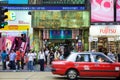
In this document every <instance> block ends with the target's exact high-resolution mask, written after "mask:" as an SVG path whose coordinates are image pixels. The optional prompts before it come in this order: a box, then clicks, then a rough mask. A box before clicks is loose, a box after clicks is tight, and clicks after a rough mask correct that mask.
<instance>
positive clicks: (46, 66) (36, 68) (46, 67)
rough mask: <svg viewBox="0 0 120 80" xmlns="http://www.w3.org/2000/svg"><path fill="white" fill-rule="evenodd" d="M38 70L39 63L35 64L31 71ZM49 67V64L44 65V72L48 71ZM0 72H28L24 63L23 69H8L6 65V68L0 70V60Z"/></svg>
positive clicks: (0, 67)
mask: <svg viewBox="0 0 120 80" xmlns="http://www.w3.org/2000/svg"><path fill="white" fill-rule="evenodd" d="M39 71H40V65H39V64H37V65H35V66H34V71H33V72H39ZM50 71H51V67H50V65H45V72H50ZM0 72H30V71H28V70H27V65H25V67H24V69H23V70H22V69H21V70H10V69H9V67H7V70H2V62H0Z"/></svg>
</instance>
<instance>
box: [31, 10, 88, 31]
mask: <svg viewBox="0 0 120 80" xmlns="http://www.w3.org/2000/svg"><path fill="white" fill-rule="evenodd" d="M33 14H34V16H33V19H34V21H33V22H32V23H33V27H36V28H37V27H38V28H45V29H51V28H52V29H61V28H62V29H63V28H65V29H66V28H80V27H89V23H90V21H89V12H88V11H70V10H68V11H66V10H64V11H63V10H62V11H61V10H44V11H35V12H33Z"/></svg>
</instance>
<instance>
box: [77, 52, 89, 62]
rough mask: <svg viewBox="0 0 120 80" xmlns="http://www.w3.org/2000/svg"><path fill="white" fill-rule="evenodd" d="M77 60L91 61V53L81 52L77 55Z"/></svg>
mask: <svg viewBox="0 0 120 80" xmlns="http://www.w3.org/2000/svg"><path fill="white" fill-rule="evenodd" d="M76 62H91V59H90V55H89V54H79V55H77V57H76Z"/></svg>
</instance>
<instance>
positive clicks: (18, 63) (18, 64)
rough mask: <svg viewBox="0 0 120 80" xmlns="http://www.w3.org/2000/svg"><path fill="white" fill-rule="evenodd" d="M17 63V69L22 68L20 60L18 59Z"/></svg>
mask: <svg viewBox="0 0 120 80" xmlns="http://www.w3.org/2000/svg"><path fill="white" fill-rule="evenodd" d="M16 65H17V70H19V69H20V60H17V63H16Z"/></svg>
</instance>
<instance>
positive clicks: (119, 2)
mask: <svg viewBox="0 0 120 80" xmlns="http://www.w3.org/2000/svg"><path fill="white" fill-rule="evenodd" d="M116 21H120V0H116Z"/></svg>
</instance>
